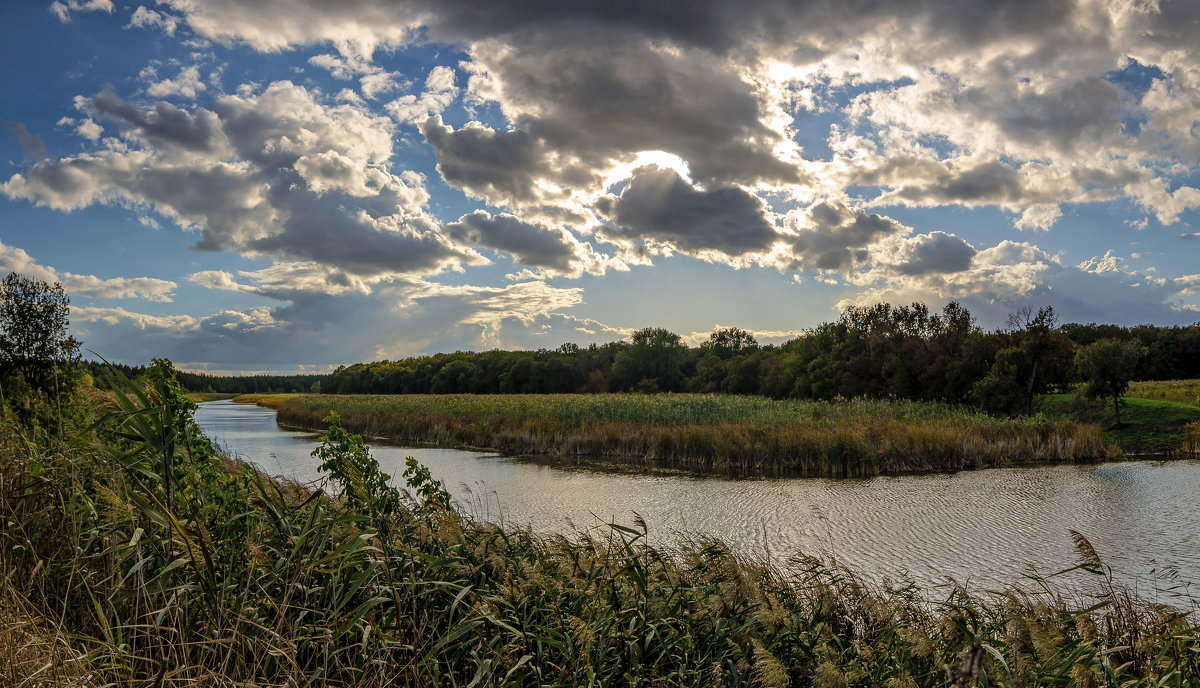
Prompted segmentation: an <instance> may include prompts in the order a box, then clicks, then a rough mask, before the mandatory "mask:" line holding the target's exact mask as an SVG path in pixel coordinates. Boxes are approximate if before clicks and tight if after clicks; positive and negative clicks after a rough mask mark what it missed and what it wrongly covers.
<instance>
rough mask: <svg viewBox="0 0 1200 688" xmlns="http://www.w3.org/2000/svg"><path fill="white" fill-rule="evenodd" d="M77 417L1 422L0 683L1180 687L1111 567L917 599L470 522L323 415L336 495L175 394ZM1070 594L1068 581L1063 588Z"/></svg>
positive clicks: (1187, 605) (703, 548)
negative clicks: (397, 481)
mask: <svg viewBox="0 0 1200 688" xmlns="http://www.w3.org/2000/svg"><path fill="white" fill-rule="evenodd" d="M169 392H170V390H169V389H168V390H167V393H160V394H158V395H154V396H148V397H141V398H139V399H136V400H128V399H124V400H121V405H120V409H119V410H118V411H117V412H116V413H114V414H112V415H111V416H110V417H109V419H108V421H106V422H105V423H103V424H102V425H101V426H100V430H99V434H98V435H96V436H91V435H89V434H88V433H81V434H80V435H79V436H77V437H76V438H74V439H70V438H68V439H66V440H59V441H46V440H45V439H44V438H38V437H31V436H30V434H29V433H28V432H27V431H25V430H24V429H22V428H20V427H18V426H16V425H15V424H14V423H13V422H12V420H11V418H6V417H0V450H3V453H2V454H0V456H3V457H4V461H3V463H0V520H2V522H3V523H4V528H3V529H0V572H3V576H2V577H0V622H2V623H0V685H3V686H10V685H11V686H27V685H107V686H117V687H122V688H123V687H125V686H175V685H205V686H235V685H237V686H246V685H255V686H468V685H471V686H491V685H494V686H510V685H511V686H706V687H707V686H768V687H782V686H818V687H821V688H850V687H851V686H888V687H892V688H901V687H903V688H910V687H917V686H999V685H1004V686H1049V685H1078V686H1151V685H1153V686H1159V685H1164V686H1180V687H1182V686H1189V685H1195V683H1196V682H1197V681H1200V627H1197V625H1196V623H1195V620H1194V619H1193V618H1192V617H1191V616H1190V614H1189V613H1188V612H1190V610H1192V609H1194V608H1195V603H1194V601H1193V600H1191V599H1187V598H1182V599H1176V600H1174V602H1175V605H1174V606H1171V607H1166V606H1159V605H1155V604H1151V603H1148V602H1146V601H1144V600H1141V599H1138V598H1137V597H1135V596H1133V595H1131V594H1129V593H1128V592H1126V591H1122V590H1120V589H1117V588H1115V587H1114V586H1113V584H1112V582H1111V580H1110V578H1109V577H1108V576H1106V575H1105V574H1104V569H1103V564H1102V562H1100V561H1099V558H1098V557H1097V556H1096V554H1095V552H1094V550H1092V548H1091V547H1090V545H1088V543H1087V541H1086V540H1085V539H1084V538H1083V537H1082V536H1077V538H1076V540H1077V544H1078V548H1077V549H1078V554H1079V558H1080V562H1079V563H1080V566H1082V567H1083V568H1085V569H1087V570H1091V571H1093V572H1094V573H1095V576H1094V581H1095V587H1094V589H1092V590H1085V591H1075V592H1070V591H1063V590H1058V589H1055V587H1054V583H1053V579H1040V580H1039V579H1033V580H1031V581H1030V583H1029V585H1027V586H1026V587H1025V589H1017V588H1010V589H1007V590H1004V591H1000V592H996V593H989V594H987V595H983V596H973V595H971V594H969V593H967V592H966V591H964V590H962V589H957V588H955V589H952V590H951V591H950V592H949V593H948V594H945V595H944V596H942V597H940V598H938V599H932V598H929V597H925V596H923V595H922V594H921V593H919V592H918V591H916V590H914V589H913V588H912V587H906V586H901V587H875V586H871V585H868V584H865V583H864V582H862V581H861V580H860V579H859V578H857V577H856V576H855V575H854V574H853V573H852V572H849V571H846V570H843V569H840V568H838V567H836V566H831V565H828V564H826V563H823V562H820V561H816V560H813V559H807V558H804V557H803V556H800V555H796V556H795V557H794V558H793V559H792V560H791V561H790V562H789V565H788V567H787V569H786V570H780V569H774V568H771V567H768V566H766V565H764V564H762V563H760V562H756V561H747V560H743V559H739V558H737V557H735V556H733V555H732V554H730V552H729V550H728V548H727V547H725V546H724V545H723V544H722V543H720V542H714V541H710V540H705V539H703V538H698V539H696V540H695V541H694V542H693V543H692V544H690V545H688V546H684V547H681V548H679V549H676V550H672V551H664V550H660V549H654V548H651V547H648V546H646V545H645V544H644V532H645V526H644V525H642V524H630V525H632V526H633V527H626V526H625V525H621V524H612V525H610V526H609V527H608V528H607V529H604V530H599V531H591V532H587V533H580V532H577V533H572V534H568V535H567V536H554V537H537V536H534V535H533V534H532V533H530V532H529V531H524V530H501V529H499V528H497V527H496V526H493V525H486V524H479V523H476V522H473V521H471V520H470V519H468V518H465V517H463V516H462V515H460V514H459V513H457V512H456V511H454V510H453V509H451V508H449V506H448V504H449V495H448V494H446V492H445V490H444V489H443V487H442V486H441V485H440V484H439V483H437V482H436V481H432V480H431V479H430V478H429V475H428V472H427V471H425V469H423V468H422V467H421V466H419V465H418V464H416V463H415V462H410V463H409V466H408V470H407V471H406V473H405V478H406V479H407V484H408V491H406V492H399V491H397V490H396V489H395V488H392V487H390V485H389V481H388V476H386V475H383V474H381V473H380V472H379V467H378V464H376V463H375V462H374V460H373V459H372V458H371V456H370V454H369V452H368V450H367V448H366V447H365V446H364V445H363V444H362V443H361V441H360V440H359V439H358V438H356V437H353V436H350V435H348V434H347V433H346V432H345V431H343V430H342V429H341V428H340V426H339V425H338V424H337V423H336V422H335V423H334V424H333V425H332V426H330V428H329V430H328V432H327V433H326V434H325V435H324V437H323V439H322V442H321V444H320V448H319V449H318V450H317V451H316V452H314V456H315V458H317V459H319V460H321V461H322V462H323V468H324V469H325V470H326V471H327V472H328V473H329V474H330V475H331V476H332V478H331V479H332V481H333V485H332V486H331V487H334V488H336V490H337V492H338V494H339V495H340V496H339V497H337V498H331V497H329V496H327V495H326V494H325V493H324V492H323V491H311V490H306V489H304V488H303V487H302V486H297V485H294V484H290V483H286V482H281V481H274V480H270V479H267V478H266V477H265V476H263V475H261V474H260V473H258V472H257V471H255V470H253V468H252V467H250V466H247V465H244V464H237V463H233V462H229V461H225V460H222V459H221V458H220V457H216V456H213V455H211V453H209V452H208V451H207V450H206V449H205V447H204V445H203V443H201V442H199V441H197V440H198V439H199V438H198V437H196V436H195V434H194V433H195V428H194V426H193V425H192V424H190V420H189V418H188V416H187V414H186V410H187V405H186V403H182V402H180V400H179V399H178V398H177V397H172V396H171V394H170V393H169ZM1082 600H1087V601H1086V602H1084V601H1082Z"/></svg>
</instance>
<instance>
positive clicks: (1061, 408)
mask: <svg viewBox="0 0 1200 688" xmlns="http://www.w3.org/2000/svg"><path fill="white" fill-rule="evenodd" d="M1140 384H1150V383H1140ZM1155 384H1157V383H1155ZM1038 409H1039V410H1040V411H1041V412H1042V413H1045V414H1047V415H1049V416H1052V417H1059V418H1069V419H1071V420H1073V421H1077V422H1080V423H1090V424H1094V425H1097V426H1100V427H1102V428H1105V430H1104V437H1105V439H1106V440H1107V441H1109V442H1112V443H1115V444H1117V445H1120V446H1121V447H1122V448H1123V449H1124V451H1125V452H1127V453H1130V454H1138V453H1178V452H1184V453H1194V452H1196V451H1200V407H1197V406H1191V405H1188V404H1182V403H1178V402H1174V401H1160V400H1154V399H1143V398H1138V397H1134V396H1127V397H1125V398H1124V399H1123V406H1122V410H1121V426H1120V427H1117V426H1116V418H1115V416H1114V414H1113V408H1112V402H1111V401H1106V400H1100V399H1095V400H1088V399H1080V398H1077V397H1076V396H1074V395H1072V394H1048V395H1045V396H1043V397H1040V398H1039V399H1038Z"/></svg>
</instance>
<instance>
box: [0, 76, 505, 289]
mask: <svg viewBox="0 0 1200 688" xmlns="http://www.w3.org/2000/svg"><path fill="white" fill-rule="evenodd" d="M83 106H84V107H85V108H86V109H88V110H90V111H93V112H95V113H96V114H97V115H98V116H104V117H107V118H110V119H113V120H115V121H117V122H118V123H119V124H120V125H121V129H122V139H123V140H122V141H119V142H111V143H109V144H107V145H106V146H103V147H101V148H100V149H99V150H97V151H94V152H90V153H85V154H81V155H79V156H76V157H73V158H65V159H62V160H43V161H41V162H39V163H36V164H34V165H33V166H31V167H29V168H27V169H26V170H25V171H24V172H23V173H21V174H17V175H14V176H13V177H12V178H10V179H9V180H8V181H7V182H6V183H5V184H4V185H3V187H0V188H2V189H3V191H4V193H5V194H6V195H7V196H9V197H10V198H25V199H29V200H32V201H34V202H36V203H38V204H39V205H47V206H50V207H52V208H56V209H63V210H69V209H74V208H79V207H84V206H87V205H90V204H93V203H112V202H129V203H133V204H136V205H141V206H147V207H150V208H153V209H154V210H155V212H157V213H159V214H160V215H163V216H165V217H168V218H171V219H173V220H175V221H176V222H178V223H179V224H180V225H182V226H184V227H190V228H195V229H198V230H199V232H200V239H199V241H198V242H197V244H196V247H197V248H200V249H202V250H214V251H215V250H237V251H240V252H242V253H245V254H247V255H255V254H260V253H267V254H270V255H273V256H277V257H280V258H284V259H290V260H300V261H316V262H321V263H325V264H327V265H330V266H334V267H338V268H340V269H343V270H347V271H349V272H352V273H354V274H358V275H364V276H369V275H378V274H384V273H389V274H400V273H413V274H429V273H434V272H437V271H439V270H442V269H444V268H447V267H451V266H456V265H462V264H481V263H483V262H485V261H484V259H483V258H482V257H480V256H479V255H478V254H477V253H475V252H474V251H472V250H471V249H470V248H467V247H459V246H455V245H454V244H453V243H452V242H450V241H449V240H448V239H446V238H445V237H444V236H442V235H441V234H440V233H439V231H438V227H439V223H438V222H437V221H436V220H434V219H433V218H432V217H430V216H429V215H428V212H427V209H426V204H427V202H428V194H427V192H426V191H425V189H424V180H423V178H422V177H421V176H420V175H419V174H417V173H414V172H402V173H400V174H399V175H397V174H393V173H391V172H390V171H389V169H388V167H387V163H388V161H389V159H390V158H391V155H392V138H391V134H392V127H393V125H392V124H391V122H390V120H388V119H387V118H384V117H379V116H375V115H372V114H370V113H368V112H366V111H364V110H362V109H361V108H359V107H357V106H354V105H351V104H341V105H332V106H329V105H324V104H322V103H320V102H318V101H317V99H316V97H315V96H314V94H313V93H312V92H310V91H308V90H307V89H305V88H303V87H300V86H296V85H294V84H292V83H290V82H276V83H274V84H271V85H270V86H268V87H267V88H266V89H265V90H264V91H263V92H262V93H259V94H242V95H226V96H221V97H219V98H217V99H216V101H215V102H214V103H213V105H212V109H211V110H210V109H206V108H202V107H191V108H180V107H177V106H174V105H171V104H169V103H165V102H159V103H157V104H155V105H154V106H152V107H150V108H149V109H146V108H143V107H139V106H137V105H134V104H132V103H129V102H127V101H125V100H122V99H121V98H119V97H118V96H117V95H116V93H115V92H114V90H113V89H112V88H105V89H104V90H102V91H100V92H99V93H97V94H96V95H94V96H92V97H91V98H89V99H85V100H84V102H83Z"/></svg>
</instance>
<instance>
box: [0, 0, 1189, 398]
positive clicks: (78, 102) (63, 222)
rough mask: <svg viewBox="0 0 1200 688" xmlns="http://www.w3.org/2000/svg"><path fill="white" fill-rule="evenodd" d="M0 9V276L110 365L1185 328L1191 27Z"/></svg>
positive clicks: (841, 18) (552, 12)
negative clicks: (964, 324) (826, 331)
mask: <svg viewBox="0 0 1200 688" xmlns="http://www.w3.org/2000/svg"><path fill="white" fill-rule="evenodd" d="M0 13H2V15H3V16H4V18H5V21H4V22H3V25H2V28H0V31H2V32H3V39H4V45H5V48H4V50H5V51H6V53H5V54H6V56H7V57H8V60H7V63H8V64H10V65H17V64H20V65H23V67H22V68H21V69H15V68H9V69H7V70H5V71H4V74H3V76H2V77H0V78H2V79H3V81H2V82H0V89H2V92H3V93H4V95H5V103H6V104H5V107H4V111H3V113H2V115H0V120H2V121H3V122H4V123H5V127H6V128H5V130H4V133H5V136H3V137H0V152H2V154H3V158H4V159H5V160H6V161H7V163H8V164H7V169H6V170H5V173H4V174H3V175H0V192H2V193H0V218H2V219H0V227H2V229H0V272H4V273H7V272H9V271H15V272H19V273H21V274H24V275H26V276H30V277H37V278H40V279H46V280H54V281H59V282H62V283H63V284H64V286H65V287H66V289H67V291H68V293H69V295H70V296H71V298H72V316H71V327H72V332H73V334H74V335H75V336H76V337H78V338H79V339H81V340H82V341H83V342H84V345H85V347H86V348H87V349H88V350H91V351H93V352H96V353H97V354H98V355H102V356H103V357H105V358H107V359H109V360H113V361H117V362H122V363H130V362H132V363H134V364H138V363H145V362H148V361H149V360H150V359H151V358H152V357H166V358H169V359H171V360H172V361H175V362H176V364H177V365H178V366H179V367H180V368H181V369H187V370H191V371H195V372H203V373H208V374H212V373H211V371H213V370H220V371H231V372H234V371H241V373H242V374H246V373H249V374H265V375H276V374H324V373H321V372H317V371H325V372H329V371H332V370H333V369H334V368H336V367H337V366H338V365H350V364H353V363H363V362H370V361H378V360H396V359H402V358H406V357H411V356H421V355H433V354H437V353H451V352H454V351H481V350H482V351H486V350H491V349H501V350H537V349H541V348H545V349H555V348H557V347H558V346H560V345H562V344H564V343H575V344H578V345H580V346H587V345H588V344H592V343H596V344H602V343H606V342H609V341H614V340H619V339H624V338H627V337H628V336H629V335H630V334H631V333H632V332H633V331H635V330H637V329H641V328H643V327H648V326H649V327H662V328H664V329H667V330H670V331H672V332H675V333H677V334H679V335H681V336H682V337H683V338H684V339H685V341H687V342H688V343H689V345H694V344H693V342H695V341H702V340H703V338H706V337H707V335H708V333H710V332H712V331H714V330H716V329H719V328H723V327H738V328H741V329H744V330H747V331H749V332H751V333H753V334H754V335H755V336H756V337H757V338H758V339H759V341H760V342H763V343H782V342H783V341H786V340H788V339H791V338H793V337H796V336H798V335H800V334H801V333H802V332H804V331H805V330H809V329H812V328H813V327H815V326H817V325H818V324H820V323H823V322H829V321H832V320H836V319H837V317H838V315H839V313H840V312H841V310H843V309H844V308H845V307H846V306H850V305H866V304H872V303H877V302H890V303H892V304H894V305H906V304H909V303H912V302H921V303H925V304H928V306H929V308H930V310H931V311H938V310H940V309H941V307H942V306H943V305H944V304H945V303H947V302H949V301H958V302H960V303H962V304H963V305H964V306H966V307H967V308H968V309H969V310H970V311H971V312H972V314H974V315H975V316H976V317H977V318H978V321H979V324H980V326H981V327H982V328H983V329H984V330H991V329H995V328H997V327H999V326H1001V325H1002V324H1003V323H1004V321H1005V319H1006V318H1007V316H1008V314H1010V313H1012V312H1015V311H1017V310H1019V309H1021V308H1023V307H1028V306H1032V307H1034V308H1038V307H1041V306H1052V307H1053V308H1054V309H1055V311H1056V312H1057V313H1058V314H1059V316H1060V317H1059V320H1060V322H1075V323H1089V322H1091V323H1104V324H1115V325H1119V326H1125V327H1128V326H1135V325H1138V324H1145V323H1153V324H1155V325H1160V326H1172V325H1190V324H1194V323H1197V322H1200V268H1198V267H1197V265H1200V261H1198V260H1197V259H1198V258H1200V227H1198V225H1200V121H1198V120H1197V119H1196V115H1195V113H1196V111H1197V110H1198V109H1200V54H1198V53H1197V51H1195V50H1194V46H1195V45H1196V41H1197V35H1196V29H1195V27H1197V26H1200V7H1198V6H1196V4H1195V3H1187V2H1182V1H1179V0H1176V1H1173V2H1172V1H1171V0H1164V1H1163V2H1159V3H1152V4H1150V5H1147V6H1145V7H1142V6H1138V7H1132V6H1126V5H1125V4H1120V3H1116V2H1111V3H1100V4H1096V5H1094V6H1092V5H1087V6H1082V5H1079V4H1077V3H1073V2H1066V1H1065V0H1064V1H1063V2H1052V3H1022V2H1019V1H1018V0H1011V1H1008V2H999V3H996V2H986V1H984V0H974V1H973V2H969V3H950V4H948V5H946V6H941V5H935V4H933V3H930V2H928V0H922V1H921V2H908V3H904V2H902V3H892V4H887V5H883V6H876V5H875V4H872V3H853V2H851V3H840V4H838V5H837V6H836V7H834V6H825V5H819V4H816V3H814V4H811V5H804V6H801V7H793V6H791V5H789V4H787V3H776V2H775V1H774V0H755V1H754V2H751V3H748V4H747V3H735V2H733V1H732V0H712V2H709V3H704V4H700V5H695V6H691V7H688V8H687V10H686V11H681V12H679V13H678V14H677V15H667V14H663V13H662V12H661V11H659V10H651V9H647V8H642V7H636V6H628V7H622V8H612V7H610V6H608V5H607V4H600V3H574V4H571V5H562V6H558V5H554V4H552V3H551V4H545V3H534V2H530V3H504V4H499V5H496V4H489V3H477V2H474V0H460V1H457V2H442V3H435V4H430V3H425V2H422V1H419V0H410V1H405V2H398V3H387V4H384V3H379V4H373V3H360V4H356V5H353V6H340V5H333V6H327V4H326V3H321V2H316V1H315V0H301V1H294V0H263V1H262V2H259V3H256V4H255V5H254V6H253V8H247V7H244V6H243V5H242V4H241V3H240V2H237V1H236V0H210V1H207V2H204V3H193V2H188V1H185V0H159V2H157V3H154V4H150V3H142V2H121V1H118V0H54V1H52V2H46V1H41V0H39V1H34V0H28V1H23V2H15V3H9V4H7V5H6V6H5V7H4V8H3V9H0ZM306 370H308V371H311V372H304V371H306ZM281 371H296V372H295V373H291V372H288V373H284V372H281Z"/></svg>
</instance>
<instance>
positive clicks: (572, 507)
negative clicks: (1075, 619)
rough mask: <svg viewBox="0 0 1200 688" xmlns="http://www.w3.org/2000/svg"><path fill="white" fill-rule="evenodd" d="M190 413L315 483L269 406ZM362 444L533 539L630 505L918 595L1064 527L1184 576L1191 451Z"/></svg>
mask: <svg viewBox="0 0 1200 688" xmlns="http://www.w3.org/2000/svg"><path fill="white" fill-rule="evenodd" d="M196 421H197V423H199V425H200V427H201V428H202V429H203V430H204V432H205V434H207V435H208V436H209V437H210V438H212V439H213V440H214V441H215V442H216V443H217V444H218V445H219V446H221V447H223V448H225V449H227V450H228V451H230V452H231V453H234V454H236V455H238V456H241V457H242V458H244V459H246V460H248V461H252V462H253V463H255V464H257V465H258V466H259V467H260V468H261V469H262V470H264V471H266V472H267V473H270V474H273V475H282V476H286V477H290V478H294V479H297V480H300V481H303V482H311V481H319V480H321V479H322V476H321V474H320V472H319V471H318V470H317V468H316V466H317V463H318V462H317V461H316V460H315V459H312V458H311V457H310V456H309V453H310V452H311V451H312V449H313V447H314V446H315V443H314V435H312V434H309V433H302V432H293V431H289V430H282V429H280V428H279V426H278V425H277V424H276V422H275V412H274V411H272V410H270V409H265V408H260V407H257V406H252V405H245V404H234V403H233V402H229V401H218V402H208V403H204V404H201V405H200V408H199V410H198V411H197V412H196ZM371 450H372V454H373V455H374V456H375V458H376V459H377V460H378V461H379V464H380V467H381V468H382V469H383V470H384V471H385V472H387V473H389V474H391V475H392V476H393V480H394V482H395V483H396V484H397V485H400V486H403V478H402V477H401V474H402V473H403V471H404V459H405V457H407V456H413V457H416V458H417V459H418V460H419V461H420V462H421V463H422V464H424V465H425V466H427V467H428V468H429V470H430V472H431V473H432V474H433V477H434V478H436V479H438V480H441V481H443V482H444V483H445V485H446V487H447V488H448V489H449V490H450V492H451V494H452V495H453V496H454V498H455V499H456V500H457V501H458V503H459V505H460V508H461V509H462V510H463V511H465V512H466V513H469V514H471V515H473V516H475V517H477V518H479V519H484V520H488V521H493V522H497V523H501V524H507V525H521V526H530V527H532V528H533V529H534V530H535V531H538V532H544V533H552V532H561V533H565V532H569V531H570V530H571V529H572V528H579V529H593V528H596V529H599V530H600V531H603V530H604V526H603V524H605V523H609V522H616V523H619V524H623V525H632V524H633V522H634V519H635V514H636V515H640V516H641V518H642V519H644V520H645V522H646V523H647V525H648V532H649V538H650V540H651V541H652V542H653V543H655V544H659V545H664V546H670V545H672V544H674V543H677V542H679V541H680V539H681V538H688V537H693V536H696V535H704V536H711V537H715V538H719V539H721V540H723V541H724V542H726V543H728V544H729V545H730V546H731V547H732V548H733V549H734V550H735V551H738V552H739V553H741V554H744V555H747V556H751V557H757V558H768V559H769V560H770V561H771V562H772V563H775V564H778V565H781V566H786V564H787V561H788V559H789V558H791V557H792V556H793V555H795V554H796V553H799V552H803V553H806V554H814V555H824V556H831V557H833V558H835V559H836V560H837V561H838V562H840V563H842V564H846V565H848V566H849V567H851V568H852V569H854V570H855V571H858V572H860V573H862V574H863V575H865V576H866V577H868V578H870V579H873V580H875V581H880V580H891V581H894V582H896V581H903V580H911V581H912V582H914V583H916V584H917V585H918V586H920V587H922V588H925V589H931V588H935V587H937V586H939V585H943V584H945V583H946V582H947V581H948V580H949V579H954V580H956V581H958V582H959V583H962V584H964V585H966V586H967V587H969V588H971V589H974V590H989V589H999V588H1001V587H1004V586H1005V585H1007V584H1011V583H1016V582H1019V581H1021V580H1022V579H1023V577H1024V575H1025V574H1027V573H1029V572H1030V571H1037V572H1040V573H1041V574H1048V573H1053V572H1055V571H1059V570H1062V569H1065V568H1067V567H1069V566H1072V565H1073V564H1074V563H1075V562H1076V555H1075V549H1074V544H1073V541H1072V538H1071V534H1070V531H1071V530H1075V531H1078V532H1080V533H1082V534H1083V535H1085V536H1086V537H1087V538H1088V539H1089V540H1090V542H1091V543H1092V545H1093V546H1094V547H1095V549H1096V550H1097V552H1098V553H1099V554H1100V556H1101V558H1102V559H1103V560H1104V562H1105V564H1106V565H1107V566H1109V567H1111V569H1112V571H1113V576H1114V578H1115V579H1116V580H1117V581H1119V582H1121V583H1123V584H1125V585H1129V586H1131V587H1133V588H1135V589H1136V590H1137V591H1139V592H1140V593H1142V594H1144V595H1148V596H1152V597H1155V598H1157V599H1159V600H1160V601H1164V602H1169V601H1171V599H1172V598H1173V597H1174V595H1176V594H1180V593H1188V594H1190V593H1191V592H1194V591H1193V590H1191V588H1190V586H1191V584H1192V583H1194V582H1196V581H1200V500H1198V499H1197V495H1198V494H1200V461H1194V460H1175V461H1130V462H1121V463H1103V464H1093V465H1084V466H1066V465H1064V466H1045V467H1028V468H1026V467H1023V468H1001V469H989V470H979V471H962V472H959V473H954V474H936V475H909V476H890V477H877V478H870V479H855V480H823V479H813V478H806V479H778V478H771V479H760V480H730V479H725V478H715V477H694V476H684V475H669V476H664V475H637V474H628V473H618V474H614V473H606V472H599V471H589V470H583V469H561V468H554V467H550V466H544V465H538V464H533V463H528V462H522V461H516V460H513V459H509V458H505V457H501V456H497V455H495V454H487V453H479V452H468V451H460V450H455V449H431V448H414V447H397V446H389V445H386V444H373V445H372V447H371ZM1075 575H1076V576H1078V574H1075ZM1076 579H1077V578H1073V580H1076ZM1078 580H1081V581H1084V582H1086V581H1085V580H1084V579H1078Z"/></svg>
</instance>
